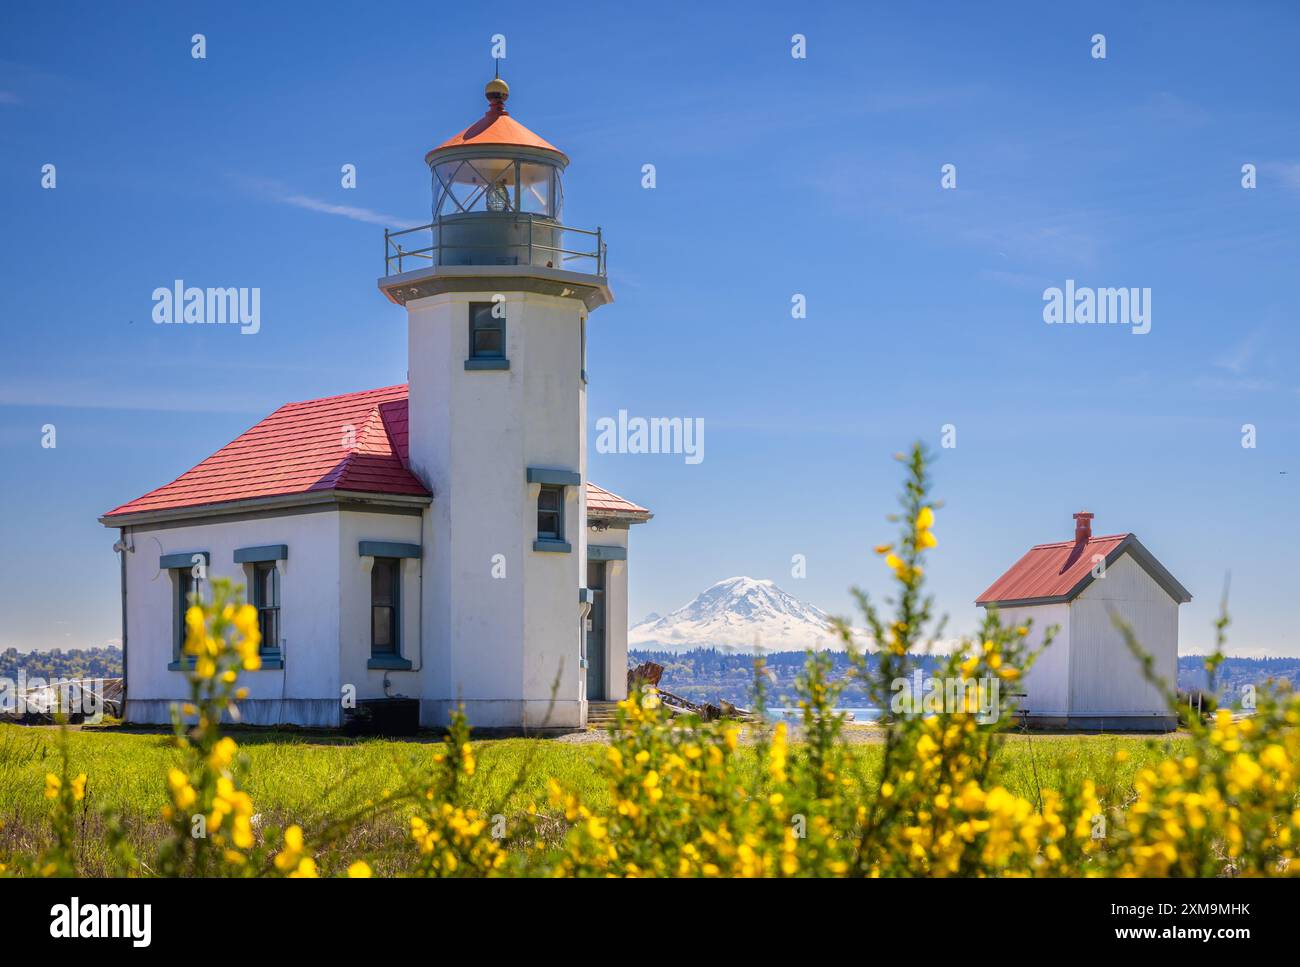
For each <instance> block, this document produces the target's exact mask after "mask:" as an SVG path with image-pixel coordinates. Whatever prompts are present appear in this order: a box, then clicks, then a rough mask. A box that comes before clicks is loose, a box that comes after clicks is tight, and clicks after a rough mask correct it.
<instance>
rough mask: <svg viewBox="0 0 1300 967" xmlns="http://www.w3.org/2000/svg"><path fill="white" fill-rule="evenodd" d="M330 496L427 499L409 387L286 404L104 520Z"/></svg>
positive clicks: (389, 388) (391, 387)
mask: <svg viewBox="0 0 1300 967" xmlns="http://www.w3.org/2000/svg"><path fill="white" fill-rule="evenodd" d="M349 433H350V435H349ZM353 441H355V442H353ZM326 490H353V491H360V492H363V493H381V494H408V495H414V496H427V495H428V491H427V490H425V489H424V486H423V485H422V484H421V483H420V481H418V480H417V479H415V477H414V476H412V474H411V472H410V471H409V470H408V469H407V468H406V387H405V386H388V387H385V388H384V389H376V390H369V391H367V392H364V393H348V394H346V395H344V396H330V397H327V398H325V399H320V400H308V401H306V402H303V403H286V404H285V405H284V406H282V407H280V408H279V409H278V410H276V411H275V412H274V413H272V414H271V415H270V416H268V417H267V418H266V419H264V420H262V422H260V423H258V424H257V425H256V426H254V427H253V428H252V429H251V430H248V431H246V432H244V433H242V434H240V436H239V437H237V438H236V439H235V440H234V441H232V442H231V443H228V444H226V445H225V446H224V447H222V448H221V449H220V450H218V451H217V452H216V453H214V454H213V455H212V456H210V457H208V458H207V459H206V460H204V461H203V462H202V463H200V464H199V465H198V466H197V467H194V468H193V469H192V470H187V471H186V472H185V473H183V474H181V475H180V476H179V477H177V478H176V479H175V480H173V481H172V482H171V483H169V484H167V485H166V486H163V487H159V488H158V489H157V490H152V491H150V492H149V493H147V494H145V495H144V496H143V497H139V498H137V499H136V500H133V501H131V502H130V503H128V504H123V505H122V506H121V507H118V508H115V509H114V510H111V511H109V512H108V513H107V514H106V515H105V516H106V517H117V516H120V515H125V514H136V513H140V512H143V511H157V510H175V509H177V508H182V507H201V506H204V505H206V504H220V503H226V502H228V501H232V500H251V499H253V498H257V497H278V496H284V495H287V494H308V493H313V492H317V491H326Z"/></svg>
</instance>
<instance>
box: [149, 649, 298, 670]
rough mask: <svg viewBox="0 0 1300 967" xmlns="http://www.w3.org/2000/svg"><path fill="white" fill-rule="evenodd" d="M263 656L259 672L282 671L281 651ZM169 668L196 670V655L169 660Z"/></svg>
mask: <svg viewBox="0 0 1300 967" xmlns="http://www.w3.org/2000/svg"><path fill="white" fill-rule="evenodd" d="M261 658H262V667H261V668H259V669H258V671H259V672H275V671H281V670H282V669H283V668H284V659H283V658H282V657H281V656H280V653H279V652H278V651H277V652H275V653H274V654H271V653H269V652H267V653H263V654H262V656H261ZM167 670H168V671H169V672H192V671H194V656H193V655H187V656H186V657H185V658H182V659H181V660H180V661H172V662H168V663H167ZM239 674H241V675H252V674H256V673H255V672H249V671H244V670H242V669H241V670H240V672H239Z"/></svg>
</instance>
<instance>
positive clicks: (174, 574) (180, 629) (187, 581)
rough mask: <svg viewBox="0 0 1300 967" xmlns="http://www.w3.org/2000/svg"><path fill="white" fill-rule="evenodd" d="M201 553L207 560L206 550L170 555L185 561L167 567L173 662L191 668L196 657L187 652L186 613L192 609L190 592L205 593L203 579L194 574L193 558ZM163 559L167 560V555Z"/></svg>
mask: <svg viewBox="0 0 1300 967" xmlns="http://www.w3.org/2000/svg"><path fill="white" fill-rule="evenodd" d="M199 553H202V554H203V555H204V560H205V561H206V559H207V552H206V551H203V552H198V551H196V552H195V553H194V554H174V555H169V556H171V557H175V558H184V561H183V563H181V564H179V565H178V566H176V567H171V568H168V569H167V572H168V575H169V576H170V577H171V580H172V663H173V664H178V663H185V662H188V663H189V667H191V668H192V667H194V657H193V656H192V655H186V654H185V635H186V631H185V613H186V612H187V611H189V609H190V601H189V596H190V594H191V593H192V594H199V595H201V594H202V593H203V582H202V580H201V579H199V578H196V577H195V576H194V563H193V560H194V556H195V555H196V554H199ZM163 559H164V560H165V559H166V556H164V558H163ZM205 566H206V565H205ZM168 667H169V668H170V667H171V666H170V665H169V666H168Z"/></svg>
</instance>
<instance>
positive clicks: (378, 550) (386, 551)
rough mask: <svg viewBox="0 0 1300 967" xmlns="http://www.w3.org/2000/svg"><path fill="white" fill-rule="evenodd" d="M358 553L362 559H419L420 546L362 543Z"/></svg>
mask: <svg viewBox="0 0 1300 967" xmlns="http://www.w3.org/2000/svg"><path fill="white" fill-rule="evenodd" d="M357 553H358V554H359V555H360V556H361V557H417V558H418V557H419V556H420V545H419V544H403V543H401V542H399V541H360V542H359V543H358V544H357Z"/></svg>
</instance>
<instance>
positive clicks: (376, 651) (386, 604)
mask: <svg viewBox="0 0 1300 967" xmlns="http://www.w3.org/2000/svg"><path fill="white" fill-rule="evenodd" d="M400 574H401V561H399V560H398V559H397V558H395V557H377V558H375V566H374V567H372V568H371V569H370V653H371V654H372V655H396V654H398V645H397V643H398V637H397V621H398V611H399V608H398V603H399V602H398V577H399V575H400Z"/></svg>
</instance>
